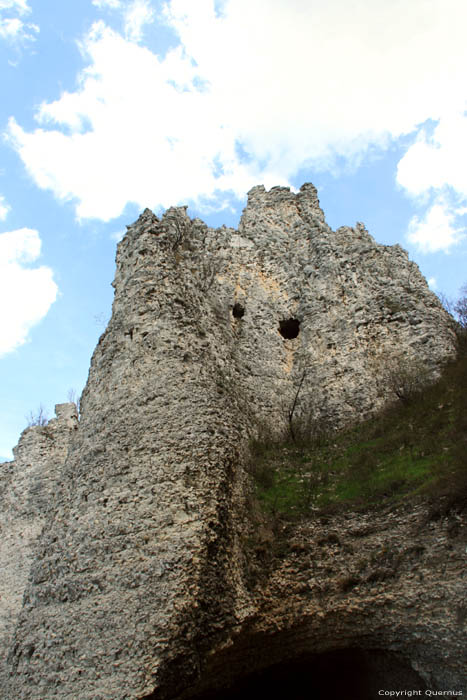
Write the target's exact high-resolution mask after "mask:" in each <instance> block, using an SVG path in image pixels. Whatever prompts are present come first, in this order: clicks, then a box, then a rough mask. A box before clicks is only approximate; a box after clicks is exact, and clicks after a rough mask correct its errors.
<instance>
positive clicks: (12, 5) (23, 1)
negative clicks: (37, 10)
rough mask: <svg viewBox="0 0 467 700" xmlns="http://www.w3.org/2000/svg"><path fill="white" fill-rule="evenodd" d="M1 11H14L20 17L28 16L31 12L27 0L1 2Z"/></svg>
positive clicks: (3, 0) (0, 0)
mask: <svg viewBox="0 0 467 700" xmlns="http://www.w3.org/2000/svg"><path fill="white" fill-rule="evenodd" d="M1 10H13V11H16V12H18V13H19V14H20V15H26V14H28V12H31V8H30V7H29V5H28V2H27V0H0V11H1Z"/></svg>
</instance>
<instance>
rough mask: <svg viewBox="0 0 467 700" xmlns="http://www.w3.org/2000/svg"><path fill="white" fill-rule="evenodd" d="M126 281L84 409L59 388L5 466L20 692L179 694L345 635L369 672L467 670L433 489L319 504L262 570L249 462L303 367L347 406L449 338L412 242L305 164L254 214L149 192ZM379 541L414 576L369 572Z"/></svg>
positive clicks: (456, 550)
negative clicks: (47, 417)
mask: <svg viewBox="0 0 467 700" xmlns="http://www.w3.org/2000/svg"><path fill="white" fill-rule="evenodd" d="M114 287H115V300H114V305H113V313H112V318H111V320H110V322H109V325H108V327H107V329H106V331H105V333H104V334H103V335H102V336H101V338H100V340H99V343H98V346H97V348H96V350H95V352H94V355H93V358H92V362H91V369H90V373H89V379H88V382H87V385H86V388H85V390H84V393H83V396H82V400H81V417H80V421H79V427H78V429H76V427H77V425H76V419H75V417H74V416H73V415H72V414H71V413H70V410H71V408H72V407H68V408H67V407H62V408H61V407H58V413H57V420H56V421H55V422H52V423H51V424H49V425H50V426H51V427H50V429H49V426H46V427H45V428H41V427H35V428H30V429H29V430H27V431H26V432H25V433H23V436H22V438H21V441H20V444H19V447H18V449H17V452H16V455H15V462H13V463H11V464H7V465H4V466H3V473H2V479H4V480H5V486H4V488H3V490H2V494H3V498H4V499H5V505H4V506H3V508H4V510H3V513H2V517H3V518H4V520H3V523H2V524H3V527H4V528H5V532H6V535H7V536H6V538H4V539H3V542H2V557H5V561H6V566H5V569H4V572H3V574H2V579H1V584H0V585H1V587H2V589H1V590H2V607H1V609H0V612H1V614H2V618H1V619H2V627H1V628H0V633H1V635H2V638H1V643H2V646H3V649H7V650H8V658H7V662H6V664H5V666H4V669H3V676H1V677H0V680H1V682H2V684H3V689H4V691H3V695H2V697H5V698H7V697H8V698H24V699H28V700H29V699H30V700H32V699H34V700H39V699H40V700H45V699H46V700H49V699H50V700H51V699H52V698H61V699H65V698H66V699H67V700H76V698H79V699H80V700H123V699H124V698H125V699H131V700H136V699H140V698H149V697H154V698H158V699H160V700H165V699H166V698H167V699H169V698H179V699H180V700H181V699H182V698H189V697H198V696H199V697H201V696H202V694H203V693H205V692H208V691H215V690H216V689H218V688H219V689H222V688H224V690H223V691H222V692H223V693H224V694H225V693H226V692H227V691H226V690H225V688H226V687H227V686H229V685H231V684H235V683H237V682H240V681H241V679H242V678H244V677H245V676H247V675H248V674H249V673H254V672H256V673H258V672H259V671H260V670H261V669H264V668H266V667H268V666H271V664H280V663H282V664H283V663H285V662H288V663H295V664H298V663H299V662H300V663H302V662H303V663H305V665H306V664H307V663H308V664H309V665H310V664H311V666H310V668H311V667H312V665H313V663H315V662H316V659H321V660H322V662H323V663H324V664H325V663H333V664H334V663H340V661H339V659H340V660H341V661H342V660H343V659H344V661H345V654H348V655H349V654H350V656H347V659H349V658H350V657H351V656H352V654H353V655H354V656H353V657H352V658H353V659H354V663H357V664H363V666H364V667H365V668H369V669H373V670H372V671H371V673H372V674H373V677H374V679H379V680H378V681H377V680H374V681H372V682H373V686H371V688H372V689H373V690H372V692H373V691H374V684H375V683H377V682H379V681H381V682H383V681H384V679H386V680H387V679H388V678H393V679H395V678H399V679H405V680H404V682H406V683H412V684H415V685H416V684H417V683H418V686H416V687H419V688H420V689H424V688H426V687H429V688H435V689H436V688H441V689H452V690H456V689H462V687H463V686H462V682H463V677H462V672H463V660H462V655H463V653H464V652H463V641H465V640H463V639H462V631H463V629H462V625H463V619H461V618H462V613H461V612H459V611H462V609H463V608H462V606H461V601H462V595H463V591H464V588H465V581H464V588H463V586H462V579H461V578H460V571H461V565H462V556H465V554H464V552H463V551H462V548H461V546H460V545H457V544H456V545H455V546H454V545H452V543H450V542H448V539H447V536H446V531H445V530H446V523H445V522H444V521H443V520H440V521H439V522H436V523H431V524H430V527H427V528H425V529H421V528H420V526H419V525H417V524H419V523H420V522H421V518H422V516H423V512H422V511H423V507H422V506H417V508H415V507H414V508H412V509H408V508H407V507H406V506H404V507H402V506H401V508H400V509H399V511H397V512H395V511H394V510H392V511H391V512H389V511H387V512H386V511H381V512H379V513H378V514H376V515H374V514H373V515H371V516H370V515H369V514H361V513H360V514H352V515H347V516H346V517H344V516H336V517H335V518H334V519H332V520H330V519H327V520H326V519H320V520H317V519H310V520H309V521H304V522H301V523H300V524H297V525H296V526H295V527H293V528H292V527H291V529H290V532H288V533H286V537H287V542H288V547H287V548H286V550H285V551H283V552H282V553H279V554H278V553H277V552H276V553H275V554H273V555H271V556H269V559H268V564H267V566H268V567H269V568H268V574H267V577H266V578H265V577H264V576H262V573H261V571H262V569H264V567H265V566H266V564H265V563H264V561H265V560H264V561H263V559H262V557H264V549H265V547H267V546H268V542H270V540H271V538H272V537H273V534H271V532H269V531H268V530H267V526H266V525H263V524H261V522H260V521H259V520H258V517H257V516H256V515H253V513H252V505H251V479H250V476H249V474H248V470H247V468H246V467H247V465H248V460H249V442H250V440H251V438H252V437H254V436H257V435H258V434H265V433H267V434H269V435H277V434H280V433H282V432H283V431H285V430H287V429H288V427H290V426H289V425H288V420H289V418H290V410H291V406H292V405H293V403H294V401H295V399H296V398H297V392H298V389H300V401H299V405H298V404H297V407H296V408H297V414H299V413H301V414H303V416H306V417H308V419H309V420H311V421H313V422H319V423H320V424H325V425H326V426H328V427H329V428H333V429H338V428H340V427H342V426H345V425H346V424H349V423H351V422H354V421H358V420H361V419H364V418H366V417H368V416H370V415H371V414H372V413H374V412H375V411H377V410H378V409H379V408H380V407H381V406H383V405H384V403H385V402H387V401H388V400H389V395H388V388H387V386H386V385H385V383H384V381H382V379H381V378H382V377H383V376H384V369H385V367H387V365H388V364H390V363H391V362H392V361H394V362H404V363H408V364H410V363H411V362H416V363H419V365H420V363H421V364H423V366H424V367H425V369H426V371H427V372H428V373H429V374H431V375H432V376H435V375H436V373H437V372H438V371H439V369H440V367H441V366H442V364H443V363H444V362H446V361H447V360H448V359H449V358H452V357H453V356H454V354H455V341H454V337H453V333H452V330H451V327H450V323H449V318H448V316H447V314H446V313H445V311H444V310H443V309H442V307H441V305H440V303H439V301H438V300H437V298H436V296H435V295H434V294H433V293H432V292H430V290H429V289H428V287H427V284H426V282H425V280H424V278H423V277H422V275H421V274H420V272H419V270H418V267H417V266H416V265H415V264H414V263H413V262H410V261H409V260H408V257H407V254H406V253H405V252H404V251H403V250H402V249H401V248H400V247H399V246H393V247H390V246H383V245H378V244H377V243H375V241H374V240H373V239H372V238H371V236H370V235H369V234H368V233H367V231H366V230H365V228H364V226H363V225H362V224H357V226H356V227H355V228H349V227H342V228H340V229H338V230H337V231H332V230H331V229H330V227H329V226H328V225H327V224H326V222H325V219H324V215H323V212H322V211H321V209H320V207H319V202H318V199H317V194H316V190H315V188H314V187H313V186H312V185H310V184H306V185H304V186H303V187H302V188H301V190H300V192H299V193H298V194H294V193H292V192H290V191H289V190H288V189H287V188H277V187H276V188H273V189H272V190H270V191H269V192H266V190H265V189H264V187H255V188H254V189H253V190H251V191H250V193H249V196H248V204H247V207H246V209H245V211H244V213H243V216H242V219H241V222H240V225H239V228H238V231H236V230H233V229H230V228H225V227H222V228H220V229H216V230H213V229H210V228H208V227H207V226H206V225H205V224H204V223H203V222H202V221H200V220H198V219H195V220H190V218H189V217H188V216H187V214H186V208H184V207H178V208H172V209H169V210H168V211H167V212H166V213H165V214H164V216H163V217H162V219H159V218H158V217H157V216H155V215H154V214H153V213H152V212H151V211H149V210H148V209H147V210H145V212H144V213H143V214H142V215H141V216H140V218H139V219H138V221H137V222H136V223H135V224H133V225H132V226H130V227H129V228H128V231H127V234H126V236H125V237H124V239H123V240H122V241H121V243H120V244H119V246H118V252H117V271H116V276H115V282H114ZM449 547H450V549H449ZM362 556H365V557H370V558H371V557H373V559H374V561H375V562H376V563H378V567H377V569H378V571H384V570H386V568H387V565H388V562H389V561H390V559H391V557H395V556H397V557H399V559H398V574H397V577H394V578H390V577H387V578H386V579H385V577H384V575H383V574H381V576H380V577H379V578H378V576H379V575H378V576H376V577H375V580H374V581H372V582H371V583H368V582H366V583H365V584H363V583H361V582H360V583H359V582H358V577H355V576H354V572H355V571H357V570H358V566H359V562H360V561H361V559H362ZM385 567H386V568H385ZM349 582H350V583H349ZM23 594H24V596H23ZM20 601H21V602H20ZM349 650H350V651H349ZM319 654H324V656H320V657H318V656H316V655H319ZM333 655H334V656H333ZM339 655H340V656H339ZM342 655H344V656H342ZM355 655H356V656H355ZM326 659H327V661H326ZM355 659H356V661H355ZM318 665H319V663H318ZM344 666H345V663H344ZM363 666H362V667H363ZM387 668H390V671H387ZM384 669H386V670H384ZM385 674H386V675H385ZM388 674H389V675H388ZM391 674H392V675H391ZM401 682H402V681H401ZM415 685H413V687H415ZM388 689H390V688H388ZM362 692H363V691H362ZM364 692H370V691H369V690H368V689H367V690H365V691H364ZM464 692H465V689H464ZM213 697H214V696H213ZM221 697H223V695H221ZM349 697H350V695H349ZM365 697H367V696H366V695H364V694H362V695H361V700H364V698H365ZM368 697H370V696H369V695H368Z"/></svg>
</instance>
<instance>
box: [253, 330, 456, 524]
mask: <svg viewBox="0 0 467 700" xmlns="http://www.w3.org/2000/svg"><path fill="white" fill-rule="evenodd" d="M462 340H463V342H462V343H461V346H460V351H459V357H458V360H457V361H456V362H455V363H453V364H451V365H449V366H448V367H447V368H446V369H445V371H444V374H443V376H442V377H441V379H440V380H439V381H438V382H437V383H436V384H435V385H433V386H430V387H428V388H425V389H423V390H422V391H420V392H418V393H415V394H414V395H413V396H411V397H410V399H409V400H408V401H404V402H402V401H397V403H396V404H394V405H393V406H391V407H390V408H389V409H387V410H386V411H385V412H384V413H382V414H380V415H379V416H377V417H376V418H374V419H372V420H370V421H368V422H366V423H362V424H359V425H357V426H355V427H354V428H352V429H350V430H348V431H346V432H342V433H339V434H334V435H327V436H320V437H319V438H314V439H313V440H312V441H308V442H306V441H305V442H302V443H300V444H298V443H296V442H292V441H285V442H283V443H280V444H277V443H276V444H274V443H271V442H269V443H267V442H264V443H254V444H253V445H252V468H251V471H252V474H253V476H254V479H255V483H256V494H257V498H258V500H259V502H260V503H261V505H262V507H263V508H264V509H265V510H266V511H268V512H270V513H272V514H274V515H278V516H283V517H288V518H296V517H303V516H305V517H306V516H307V515H311V514H313V513H314V512H316V511H322V510H328V511H329V510H334V509H346V508H368V507H374V506H377V505H380V504H382V505H386V504H389V503H391V502H393V503H396V502H400V501H401V500H404V499H405V500H407V499H415V498H417V499H419V498H424V499H429V500H430V501H432V502H433V503H436V502H438V503H439V504H441V503H443V504H444V505H443V508H446V507H452V506H455V507H465V504H466V502H467V351H466V347H465V346H466V345H467V343H466V342H465V339H462Z"/></svg>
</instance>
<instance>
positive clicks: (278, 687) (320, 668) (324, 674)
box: [149, 649, 427, 700]
mask: <svg viewBox="0 0 467 700" xmlns="http://www.w3.org/2000/svg"><path fill="white" fill-rule="evenodd" d="M426 688H427V686H426V685H425V683H424V681H423V680H422V678H421V677H420V676H419V675H418V673H416V672H415V671H414V670H413V668H412V667H411V665H410V662H409V661H408V660H406V659H403V658H401V657H399V656H397V655H396V654H393V653H390V652H385V651H380V650H363V649H339V650H337V651H329V652H325V653H322V654H308V655H303V656H301V657H300V658H299V659H295V660H292V661H289V662H284V663H281V664H277V665H275V666H272V667H270V668H266V669H263V670H262V671H257V672H255V673H250V674H249V675H246V676H244V677H243V678H240V679H238V680H237V681H236V682H235V683H234V684H233V685H232V686H231V687H230V688H223V689H221V690H216V691H214V690H211V691H206V692H203V693H201V694H199V695H194V696H191V695H190V696H189V697H193V698H194V700H221V699H222V700H245V698H246V697H257V698H267V700H344V699H345V700H375V698H378V697H380V695H378V693H379V691H381V690H394V689H399V690H400V689H409V690H412V691H413V690H419V691H424V690H426ZM421 694H422V693H420V695H421ZM149 697H151V696H149Z"/></svg>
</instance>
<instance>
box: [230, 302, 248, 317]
mask: <svg viewBox="0 0 467 700" xmlns="http://www.w3.org/2000/svg"><path fill="white" fill-rule="evenodd" d="M244 315H245V308H244V307H243V306H242V305H241V304H234V305H233V309H232V316H233V317H234V318H243V316H244Z"/></svg>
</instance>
